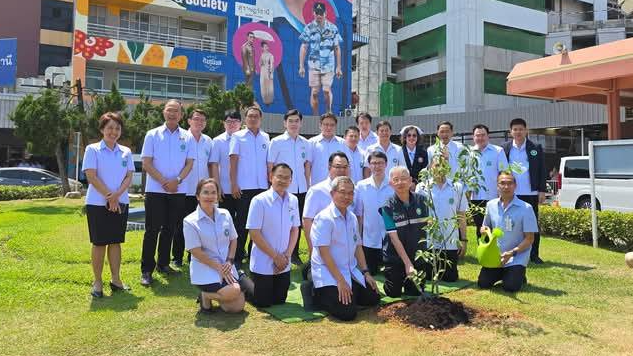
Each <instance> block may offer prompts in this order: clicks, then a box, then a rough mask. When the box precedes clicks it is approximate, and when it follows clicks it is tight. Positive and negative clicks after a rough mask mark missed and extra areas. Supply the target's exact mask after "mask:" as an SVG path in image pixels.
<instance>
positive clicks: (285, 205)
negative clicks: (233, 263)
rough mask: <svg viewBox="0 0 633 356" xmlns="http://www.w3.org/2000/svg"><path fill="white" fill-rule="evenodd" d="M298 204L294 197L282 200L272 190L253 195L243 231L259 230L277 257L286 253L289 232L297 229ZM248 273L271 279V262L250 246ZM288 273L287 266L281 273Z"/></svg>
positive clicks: (286, 197)
mask: <svg viewBox="0 0 633 356" xmlns="http://www.w3.org/2000/svg"><path fill="white" fill-rule="evenodd" d="M299 225H300V222H299V202H298V200H297V197H295V196H294V195H292V194H290V193H288V192H286V194H285V195H284V196H283V197H282V196H280V195H279V194H277V192H275V191H274V190H273V189H272V188H269V189H268V190H267V191H265V192H263V193H260V194H258V195H256V196H255V197H254V198H253V200H251V205H250V208H249V209H248V218H247V220H246V228H247V229H249V230H260V231H261V234H262V236H263V237H264V240H266V242H267V243H268V245H269V246H270V247H271V248H272V249H273V250H275V251H276V252H277V253H281V254H283V253H285V252H286V250H287V249H288V244H289V243H290V230H291V229H292V228H293V227H299ZM250 268H251V272H255V273H259V274H265V275H272V274H275V273H274V263H273V259H272V258H271V257H270V256H268V255H267V254H266V253H264V251H262V250H261V249H260V248H259V247H258V246H257V244H253V249H252V251H251V259H250ZM288 271H290V264H288V266H287V267H286V269H285V270H283V271H281V272H279V273H284V272H288Z"/></svg>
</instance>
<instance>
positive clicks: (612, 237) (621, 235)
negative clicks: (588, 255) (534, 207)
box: [539, 206, 633, 251]
mask: <svg viewBox="0 0 633 356" xmlns="http://www.w3.org/2000/svg"><path fill="white" fill-rule="evenodd" d="M539 224H540V227H541V232H542V233H544V234H547V235H553V236H559V237H561V238H562V239H566V240H572V241H577V242H582V243H591V242H592V237H591V210H589V209H567V208H560V207H551V206H540V207H539ZM598 235H599V240H598V243H599V244H600V245H601V246H608V247H614V248H616V249H619V250H626V251H630V250H633V214H631V213H619V212H615V211H598Z"/></svg>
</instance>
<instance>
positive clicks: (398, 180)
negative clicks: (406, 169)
mask: <svg viewBox="0 0 633 356" xmlns="http://www.w3.org/2000/svg"><path fill="white" fill-rule="evenodd" d="M410 179H411V177H393V178H391V181H393V184H400V183H407V182H408V181H409V180H410Z"/></svg>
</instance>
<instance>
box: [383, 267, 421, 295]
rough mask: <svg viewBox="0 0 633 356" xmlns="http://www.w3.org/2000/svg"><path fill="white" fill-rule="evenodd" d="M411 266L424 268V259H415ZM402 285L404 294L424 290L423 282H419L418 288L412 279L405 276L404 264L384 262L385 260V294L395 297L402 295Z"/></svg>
mask: <svg viewBox="0 0 633 356" xmlns="http://www.w3.org/2000/svg"><path fill="white" fill-rule="evenodd" d="M413 267H415V269H416V270H418V271H420V270H422V269H423V268H424V261H423V260H422V259H417V260H415V261H413ZM403 286H404V294H406V295H420V290H424V284H421V285H420V286H419V287H420V289H418V288H417V287H416V285H415V283H413V281H412V280H410V279H409V278H407V274H406V273H405V270H404V264H403V263H402V262H398V263H386V262H385V285H384V290H385V294H386V295H388V296H390V297H393V298H397V297H400V296H402V287H403Z"/></svg>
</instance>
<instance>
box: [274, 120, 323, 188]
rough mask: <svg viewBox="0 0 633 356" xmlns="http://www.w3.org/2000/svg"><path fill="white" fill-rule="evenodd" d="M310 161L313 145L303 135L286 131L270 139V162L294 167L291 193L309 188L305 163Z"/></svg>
mask: <svg viewBox="0 0 633 356" xmlns="http://www.w3.org/2000/svg"><path fill="white" fill-rule="evenodd" d="M310 161H312V145H311V144H310V142H308V140H306V139H305V138H304V137H303V136H301V135H299V136H297V138H292V137H291V136H290V135H289V134H288V131H286V132H284V133H283V134H282V135H279V136H277V137H275V138H273V139H272V140H271V141H270V148H269V149H268V163H272V164H273V165H275V164H277V163H285V164H287V165H289V166H290V168H292V182H290V186H289V187H288V191H289V192H290V193H293V194H294V193H305V192H306V191H307V190H308V182H306V175H305V163H306V162H310Z"/></svg>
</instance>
